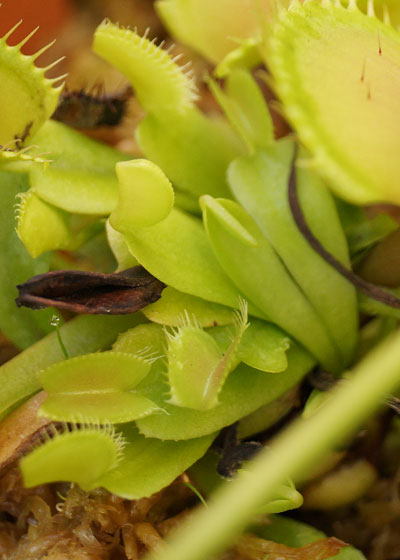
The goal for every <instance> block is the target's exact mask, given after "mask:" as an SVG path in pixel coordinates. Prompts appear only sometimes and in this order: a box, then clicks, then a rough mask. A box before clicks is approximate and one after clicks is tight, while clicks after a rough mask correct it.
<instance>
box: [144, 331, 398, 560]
mask: <svg viewBox="0 0 400 560" xmlns="http://www.w3.org/2000/svg"><path fill="white" fill-rule="evenodd" d="M399 341H400V335H399V333H398V332H397V333H396V334H395V335H392V336H391V337H390V339H388V340H386V341H385V342H384V343H383V344H381V345H380V346H379V347H377V348H376V349H374V350H373V351H372V352H371V353H370V354H369V355H368V356H367V357H366V358H365V359H364V360H363V362H361V363H360V364H359V365H358V366H357V367H356V368H355V370H354V371H353V375H352V377H351V379H349V380H348V382H347V383H346V384H343V385H342V386H340V387H337V388H336V389H335V390H334V391H333V393H332V395H331V396H330V398H329V399H328V400H327V402H326V403H325V405H324V406H323V407H322V408H321V409H320V410H319V411H317V412H316V413H315V414H314V415H313V416H312V417H311V418H309V419H308V420H306V421H304V420H303V421H297V422H295V423H294V424H293V425H292V426H290V427H289V429H287V430H286V431H285V432H284V433H283V434H281V435H280V436H278V437H277V438H276V440H275V441H274V442H273V443H272V444H271V446H270V448H269V449H265V450H264V451H263V452H262V453H260V455H259V456H258V457H257V458H256V459H255V461H254V462H253V464H252V467H251V469H249V470H251V474H252V476H251V478H250V477H247V478H246V480H240V479H238V480H234V481H232V483H231V484H230V485H229V486H228V487H226V488H224V489H222V490H221V492H219V494H218V495H216V496H215V497H214V500H213V503H212V504H210V506H209V508H208V510H207V512H203V511H198V512H197V513H196V515H194V516H193V517H192V518H191V519H190V521H189V522H188V523H187V524H186V526H185V528H182V529H181V531H180V534H179V535H176V536H175V539H174V540H173V541H171V542H170V546H169V547H168V548H167V549H166V550H165V551H163V552H162V553H160V554H152V555H150V556H149V558H152V559H155V558H157V560H170V559H171V560H172V559H173V560H187V558H190V559H191V560H202V559H205V558H209V557H210V555H211V554H214V553H215V552H216V551H217V550H221V548H222V547H223V546H224V545H226V543H227V542H229V541H232V539H233V537H234V535H235V534H236V533H237V532H238V531H239V530H241V529H242V527H243V526H244V524H245V523H246V522H248V521H249V518H250V516H251V515H252V514H253V513H254V512H255V511H256V509H257V507H259V506H260V505H261V503H262V501H263V500H266V499H268V498H269V497H270V496H271V494H272V493H273V492H274V489H275V488H276V485H277V484H279V483H280V482H281V481H282V480H284V479H285V477H292V478H293V479H294V480H296V479H297V478H299V477H301V475H302V473H304V472H305V470H306V469H308V468H310V467H311V466H312V465H313V464H314V463H315V462H316V461H318V460H319V459H321V458H322V457H323V455H324V454H325V453H326V452H327V451H329V450H330V449H332V447H334V446H335V445H337V444H338V443H342V442H343V440H344V439H345V438H346V437H348V436H349V435H350V434H352V433H354V431H355V430H356V429H357V428H359V426H360V424H361V423H362V422H363V421H364V420H366V419H367V418H368V416H370V415H371V414H372V413H373V412H374V411H375V410H376V408H377V407H378V406H379V404H380V401H381V400H382V401H383V400H384V398H385V397H386V396H387V394H389V393H391V392H393V391H394V390H396V389H397V388H398V387H399V385H400V375H399V371H400V366H399V364H400V344H399ZM377 371H379V372H380V375H379V376H377V375H376V372H377ZM356 557H357V556H356ZM343 558H346V556H345V555H344V556H343ZM350 558H351V556H350Z"/></svg>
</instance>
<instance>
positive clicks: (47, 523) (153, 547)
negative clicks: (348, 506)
mask: <svg viewBox="0 0 400 560" xmlns="http://www.w3.org/2000/svg"><path fill="white" fill-rule="evenodd" d="M188 480H189V479H188V478H187V476H186V475H183V476H181V477H179V478H178V479H177V480H176V481H175V482H173V483H172V484H171V485H170V486H168V487H167V488H165V489H164V490H162V491H161V492H158V493H156V494H154V495H152V496H151V497H149V498H142V499H140V500H133V501H129V500H124V499H123V498H119V497H117V496H115V495H113V494H110V493H109V492H107V491H106V490H103V489H98V490H95V491H92V492H84V491H83V490H81V489H80V488H78V487H77V486H76V485H73V484H72V485H71V484H52V485H46V486H37V487H36V488H33V489H30V490H27V489H24V488H23V486H22V484H21V480H20V477H19V474H18V471H17V470H16V469H14V470H11V471H9V472H8V473H7V475H6V476H5V477H3V478H2V479H0V504H1V505H0V557H2V558H7V560H33V559H37V558H43V557H45V558H46V559H48V560H65V558H66V557H68V559H69V560H139V559H141V558H143V557H144V556H145V555H146V554H147V553H148V552H156V551H159V550H161V549H162V548H163V547H164V546H165V544H164V539H165V538H166V537H168V536H169V534H170V533H171V531H174V530H175V529H177V528H178V527H179V526H180V524H181V523H182V522H183V521H185V520H186V519H187V518H188V517H189V516H190V515H191V509H190V508H191V507H192V506H193V505H194V504H195V503H196V496H195V495H194V494H193V492H192V490H191V489H190V488H188V486H187V483H188ZM344 546H346V544H345V543H344V542H342V541H339V540H338V539H336V538H329V539H320V540H317V541H316V542H313V543H311V544H307V545H305V546H302V547H298V548H293V547H288V546H285V545H283V544H278V543H275V542H272V541H269V540H265V539H262V538H259V537H256V536H253V535H244V536H243V537H241V539H240V540H239V542H238V543H237V544H236V546H235V547H234V548H233V549H232V550H231V551H230V552H228V553H227V554H228V555H227V556H226V555H224V556H223V558H224V560H225V559H228V558H229V560H264V559H265V557H266V555H269V556H267V557H268V559H269V560H278V559H279V560H281V559H282V560H317V559H318V560H324V559H325V558H330V557H331V556H334V555H336V554H337V553H338V552H339V551H340V550H341V549H342V548H343V547H344Z"/></svg>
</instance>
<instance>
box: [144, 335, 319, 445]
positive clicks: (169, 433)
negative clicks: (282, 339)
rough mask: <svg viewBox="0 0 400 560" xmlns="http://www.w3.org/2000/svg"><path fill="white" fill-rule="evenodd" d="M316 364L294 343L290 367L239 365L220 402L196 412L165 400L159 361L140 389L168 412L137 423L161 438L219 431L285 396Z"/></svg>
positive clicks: (162, 374)
mask: <svg viewBox="0 0 400 560" xmlns="http://www.w3.org/2000/svg"><path fill="white" fill-rule="evenodd" d="M314 363H315V362H314V360H313V358H312V357H311V356H310V355H309V354H308V353H307V352H305V351H304V350H302V349H301V348H300V347H299V346H297V345H293V346H292V347H291V348H290V350H289V352H288V364H289V365H288V368H287V369H286V370H285V371H284V372H281V373H280V374H279V375H266V374H265V372H262V371H259V370H256V369H253V368H250V367H249V366H246V365H244V364H240V365H239V366H238V367H237V368H236V369H235V370H234V371H232V373H230V375H229V376H228V378H227V380H226V382H225V384H224V386H223V388H222V390H221V392H220V394H219V405H218V406H216V407H215V408H212V409H210V410H206V411H197V410H190V409H188V408H182V407H177V406H174V405H172V404H170V403H168V402H166V401H167V399H168V385H167V383H166V379H165V369H164V368H165V366H163V365H162V364H161V362H160V361H157V362H155V364H153V367H152V372H151V373H150V374H149V376H148V377H147V378H146V379H145V380H144V381H143V382H142V383H141V385H140V386H139V387H138V389H140V391H141V393H143V395H145V396H146V397H148V398H150V399H151V400H153V401H154V402H156V403H157V404H158V405H159V406H160V407H161V408H162V409H164V410H165V411H166V412H167V413H168V414H157V415H153V416H149V417H147V418H142V419H140V420H137V422H136V424H137V426H138V428H139V431H140V433H142V434H143V435H145V436H146V437H156V438H160V439H176V440H181V439H190V438H196V437H201V436H203V435H206V434H210V433H213V432H216V431H218V430H220V429H221V428H223V427H224V426H228V425H230V424H233V423H234V422H236V421H237V420H239V419H240V418H243V417H244V416H246V415H248V414H250V413H251V412H253V411H254V410H256V409H257V408H259V407H261V406H262V405H264V404H267V403H270V402H273V401H274V400H275V399H277V398H278V397H279V396H281V395H283V394H284V393H285V392H286V391H287V390H288V389H290V388H291V387H294V386H295V385H296V384H297V383H298V382H299V381H300V380H301V379H302V378H303V377H304V375H305V374H306V373H307V372H308V371H309V370H310V369H311V368H312V367H313V365H314Z"/></svg>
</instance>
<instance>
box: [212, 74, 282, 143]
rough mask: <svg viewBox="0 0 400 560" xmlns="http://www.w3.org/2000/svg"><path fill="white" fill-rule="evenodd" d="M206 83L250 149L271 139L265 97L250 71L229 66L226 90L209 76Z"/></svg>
mask: <svg viewBox="0 0 400 560" xmlns="http://www.w3.org/2000/svg"><path fill="white" fill-rule="evenodd" d="M209 86H210V89H211V91H212V92H213V94H214V97H215V98H216V100H217V101H218V103H219V104H220V105H221V107H222V109H223V110H224V112H225V114H226V116H227V117H228V119H229V121H230V123H231V124H232V126H233V127H234V128H235V130H236V131H237V132H238V133H239V135H240V136H241V138H242V139H243V140H244V142H245V143H246V146H247V148H248V150H249V152H250V153H252V152H254V150H255V149H256V148H264V147H265V148H267V147H269V146H270V145H271V143H272V142H273V140H274V127H273V123H272V119H271V115H270V113H269V111H268V107H267V103H266V101H265V98H264V96H263V94H262V93H261V90H260V88H259V87H258V85H257V82H256V81H255V79H254V78H253V77H252V75H251V74H250V72H248V71H246V70H242V69H235V70H232V72H231V73H230V74H229V76H228V78H227V80H226V91H225V92H224V91H223V90H222V89H221V88H220V87H219V86H218V84H217V83H216V82H214V81H213V80H209Z"/></svg>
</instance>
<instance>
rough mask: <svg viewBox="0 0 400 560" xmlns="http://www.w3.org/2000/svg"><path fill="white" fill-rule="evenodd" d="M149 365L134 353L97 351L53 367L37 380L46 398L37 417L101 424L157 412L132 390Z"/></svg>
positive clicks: (154, 406) (154, 407)
mask: <svg viewBox="0 0 400 560" xmlns="http://www.w3.org/2000/svg"><path fill="white" fill-rule="evenodd" d="M150 368H151V363H149V361H147V360H146V359H144V358H142V357H140V356H138V355H133V354H123V353H120V352H115V351H114V352H100V353H96V354H86V355H85V356H79V357H76V358H71V359H69V360H65V361H64V362H59V363H57V364H53V365H52V366H50V367H48V368H47V369H45V370H43V371H41V372H40V373H39V375H38V377H39V381H40V383H41V384H42V386H43V388H44V389H45V391H46V392H47V398H46V400H45V402H44V403H43V404H42V406H41V407H40V409H39V415H40V416H46V417H48V418H51V419H52V420H58V421H66V422H80V423H93V422H97V423H100V424H106V423H114V424H115V423H118V422H129V421H131V420H135V419H136V418H142V417H144V416H147V415H148V414H152V413H154V412H155V411H157V410H158V407H157V406H156V405H155V404H154V403H153V402H151V401H150V400H149V399H147V398H145V397H143V395H141V394H138V393H137V392H136V391H134V389H135V388H136V386H137V385H138V384H139V383H140V381H142V379H144V377H146V375H147V374H148V373H149V371H150Z"/></svg>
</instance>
